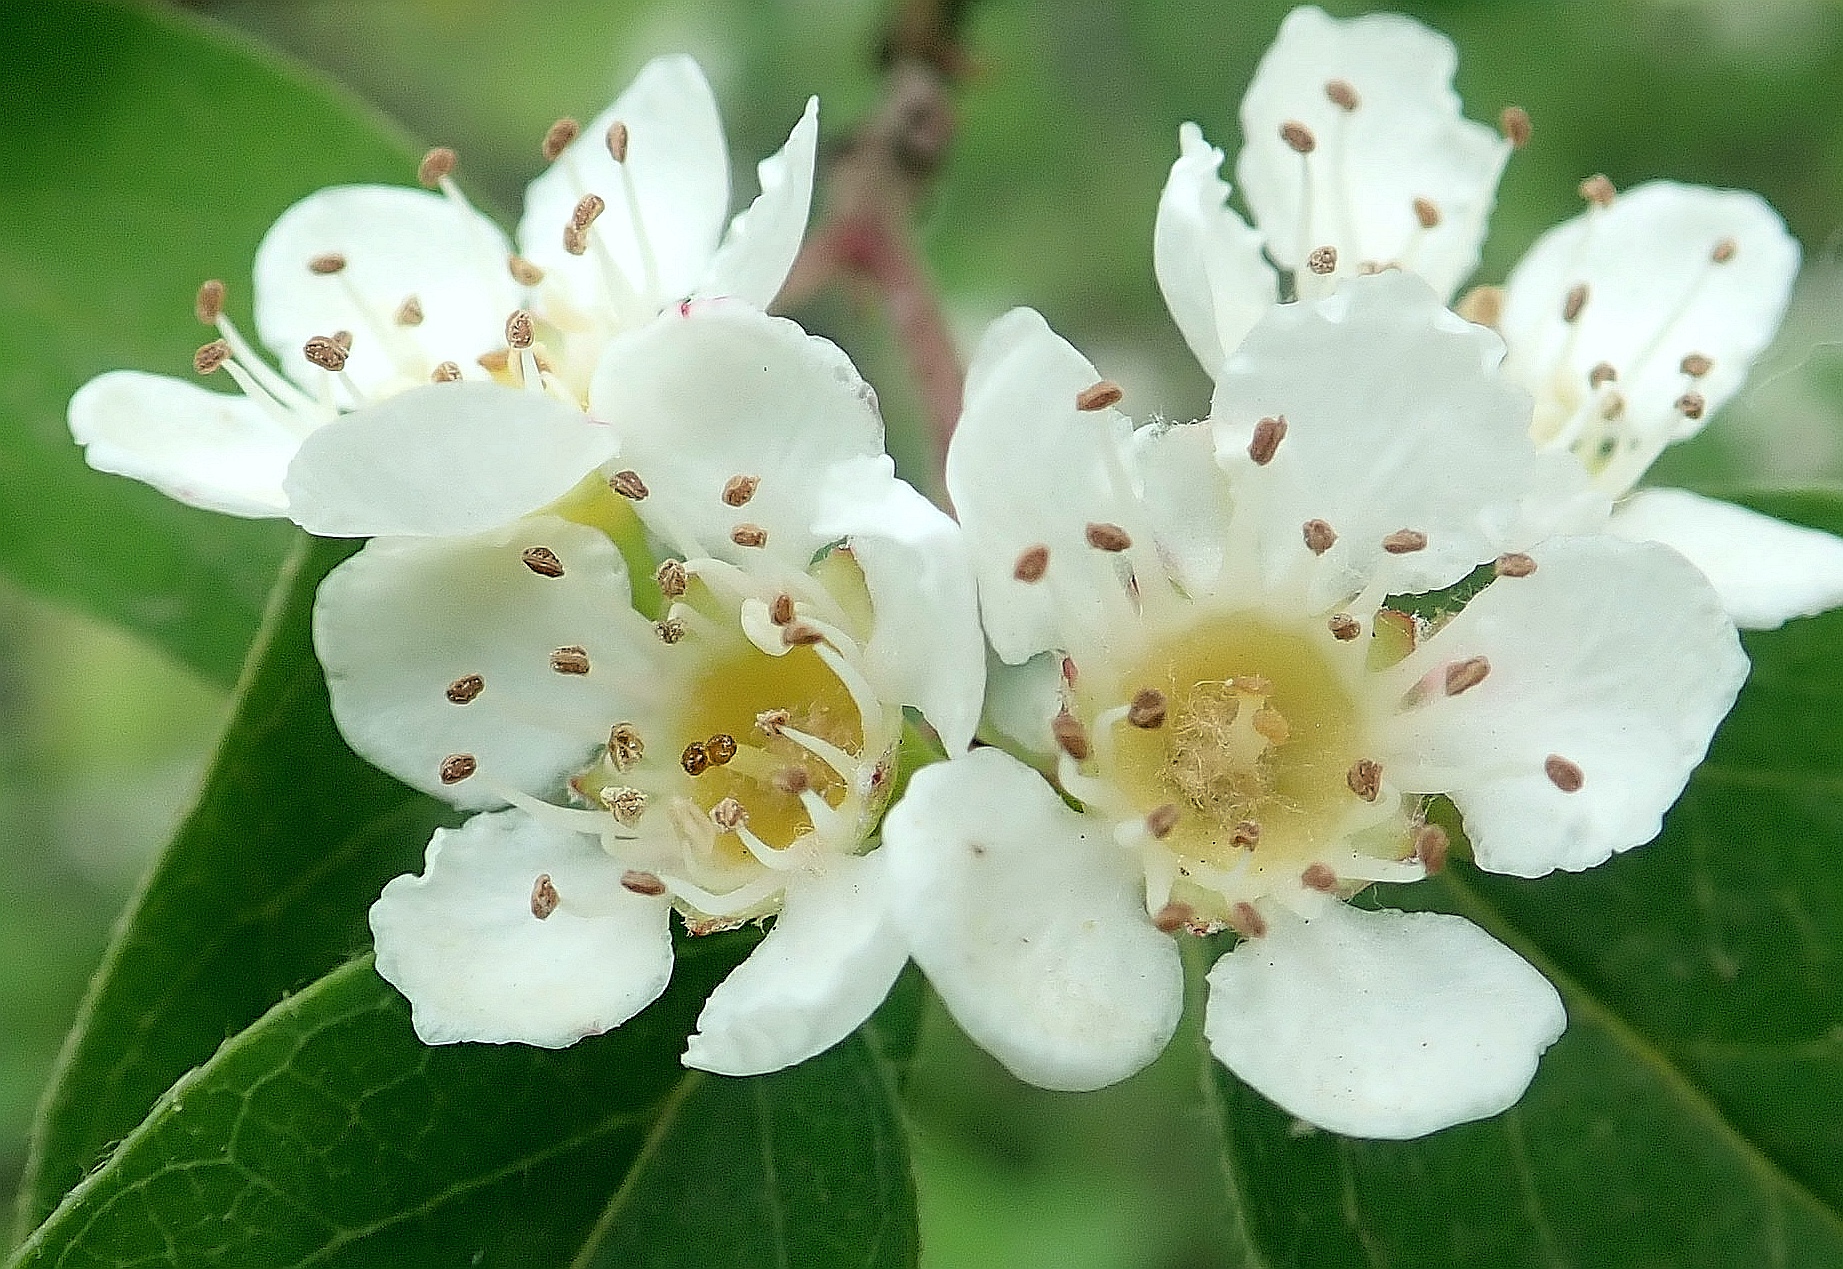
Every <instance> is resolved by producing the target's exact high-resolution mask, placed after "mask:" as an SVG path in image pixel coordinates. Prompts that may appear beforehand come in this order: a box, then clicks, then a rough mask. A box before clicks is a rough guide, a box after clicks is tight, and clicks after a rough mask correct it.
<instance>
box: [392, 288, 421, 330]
mask: <svg viewBox="0 0 1843 1269" xmlns="http://www.w3.org/2000/svg"><path fill="white" fill-rule="evenodd" d="M422 317H423V314H422V301H421V300H419V299H417V298H416V297H415V296H413V295H406V296H404V297H403V303H401V304H399V305H397V311H396V312H395V313H392V314H391V320H392V321H393V322H395V323H396V324H397V325H399V326H420V325H422Z"/></svg>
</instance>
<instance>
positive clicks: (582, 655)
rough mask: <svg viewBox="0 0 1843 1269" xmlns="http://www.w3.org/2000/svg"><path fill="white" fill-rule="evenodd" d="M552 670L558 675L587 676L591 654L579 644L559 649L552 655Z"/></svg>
mask: <svg viewBox="0 0 1843 1269" xmlns="http://www.w3.org/2000/svg"><path fill="white" fill-rule="evenodd" d="M550 668H551V669H553V670H555V671H556V672H557V673H558V674H587V673H588V672H589V654H588V653H587V652H585V651H584V650H583V649H582V647H581V646H580V645H578V644H574V643H572V644H570V645H569V646H568V647H563V648H558V649H557V650H556V651H555V652H552V653H551V654H550Z"/></svg>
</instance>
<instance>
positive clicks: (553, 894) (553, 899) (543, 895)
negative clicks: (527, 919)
mask: <svg viewBox="0 0 1843 1269" xmlns="http://www.w3.org/2000/svg"><path fill="white" fill-rule="evenodd" d="M562 901H563V900H562V899H561V897H559V896H558V894H557V888H556V886H554V885H552V884H551V881H550V874H549V873H547V872H541V873H539V874H538V879H537V881H535V882H534V883H532V886H531V915H532V916H534V917H536V918H537V919H538V920H540V921H543V920H547V919H548V918H549V917H550V914H551V913H553V912H555V911H556V910H557V905H558V904H559V903H561V902H562Z"/></svg>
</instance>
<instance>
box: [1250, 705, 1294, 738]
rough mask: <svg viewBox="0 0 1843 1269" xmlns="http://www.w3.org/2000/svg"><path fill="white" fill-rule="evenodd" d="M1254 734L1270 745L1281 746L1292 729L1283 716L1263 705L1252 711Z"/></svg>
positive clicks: (1269, 706) (1271, 707)
mask: <svg viewBox="0 0 1843 1269" xmlns="http://www.w3.org/2000/svg"><path fill="white" fill-rule="evenodd" d="M1254 732H1255V734H1256V735H1257V736H1259V737H1260V738H1261V739H1262V740H1265V741H1266V742H1267V743H1268V744H1270V745H1283V744H1285V743H1286V738H1287V737H1288V736H1290V735H1292V734H1293V729H1292V727H1291V726H1290V725H1289V724H1288V723H1287V721H1286V715H1285V714H1282V713H1281V712H1280V711H1279V710H1277V709H1275V708H1274V707H1273V706H1271V705H1263V706H1261V707H1260V708H1259V709H1257V710H1255V711H1254Z"/></svg>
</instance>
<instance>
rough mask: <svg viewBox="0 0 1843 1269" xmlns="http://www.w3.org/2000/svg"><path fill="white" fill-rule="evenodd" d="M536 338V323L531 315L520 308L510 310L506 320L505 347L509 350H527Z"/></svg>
mask: <svg viewBox="0 0 1843 1269" xmlns="http://www.w3.org/2000/svg"><path fill="white" fill-rule="evenodd" d="M536 338H537V333H536V323H535V322H533V321H532V318H531V314H530V313H528V312H526V311H525V310H524V309H522V308H515V309H513V310H512V315H511V316H510V317H508V318H506V345H507V347H510V348H529V347H531V345H532V342H533V341H534V340H535V339H536Z"/></svg>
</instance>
